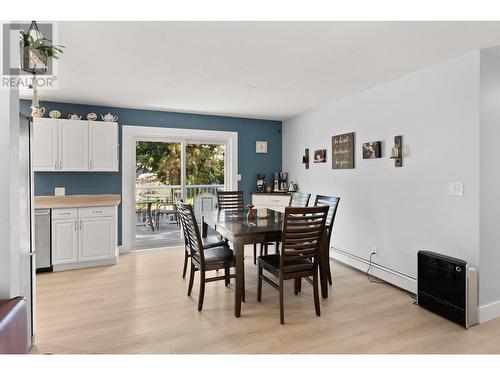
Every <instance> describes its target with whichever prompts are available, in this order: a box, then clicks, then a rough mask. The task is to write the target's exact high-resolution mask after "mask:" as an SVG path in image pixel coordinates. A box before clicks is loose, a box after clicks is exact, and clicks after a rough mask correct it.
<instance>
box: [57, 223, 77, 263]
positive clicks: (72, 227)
mask: <svg viewBox="0 0 500 375" xmlns="http://www.w3.org/2000/svg"><path fill="white" fill-rule="evenodd" d="M77 260H78V222H77V219H76V218H72V219H57V220H52V265H54V266H56V265H58V264H66V263H74V262H76V261H77Z"/></svg>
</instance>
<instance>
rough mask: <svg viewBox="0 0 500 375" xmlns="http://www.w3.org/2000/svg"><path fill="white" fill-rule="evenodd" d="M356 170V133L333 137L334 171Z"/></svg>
mask: <svg viewBox="0 0 500 375" xmlns="http://www.w3.org/2000/svg"><path fill="white" fill-rule="evenodd" d="M352 168H354V132H353V133H345V134H339V135H334V136H333V137H332V169H352Z"/></svg>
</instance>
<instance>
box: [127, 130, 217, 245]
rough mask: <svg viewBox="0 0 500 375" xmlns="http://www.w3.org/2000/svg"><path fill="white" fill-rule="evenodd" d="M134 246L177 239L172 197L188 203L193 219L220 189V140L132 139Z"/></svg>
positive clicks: (213, 200) (171, 242) (210, 204)
mask: <svg viewBox="0 0 500 375" xmlns="http://www.w3.org/2000/svg"><path fill="white" fill-rule="evenodd" d="M135 159H136V160H135V170H136V179H135V210H136V211H135V246H134V247H135V248H144V247H160V246H169V245H175V244H179V243H182V241H183V240H182V237H181V227H180V222H179V215H178V213H177V209H176V205H175V204H176V202H177V200H178V199H184V201H185V202H187V203H189V204H192V205H193V208H194V212H195V215H196V216H197V218H198V220H200V218H201V212H202V211H207V210H212V209H214V208H215V204H216V199H217V198H216V191H217V189H219V188H224V182H225V173H226V160H225V159H226V144H225V143H213V142H203V141H189V140H180V141H176V142H175V141H168V140H165V141H158V140H154V141H150V140H147V139H143V140H137V141H136V145H135Z"/></svg>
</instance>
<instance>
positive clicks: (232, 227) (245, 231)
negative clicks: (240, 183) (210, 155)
mask: <svg viewBox="0 0 500 375" xmlns="http://www.w3.org/2000/svg"><path fill="white" fill-rule="evenodd" d="M259 211H260V213H262V211H261V210H259ZM247 213H248V211H247V210H243V211H218V210H216V211H207V212H202V214H201V219H202V237H206V236H207V232H208V227H210V228H212V229H214V230H215V231H216V232H217V233H219V234H220V235H221V236H222V237H224V238H226V239H227V240H228V241H230V242H231V243H232V248H233V252H234V257H235V263H236V264H235V266H236V267H235V268H236V287H235V296H234V315H235V316H236V317H240V316H241V302H245V288H244V284H245V283H244V280H245V265H244V261H245V256H244V249H245V245H250V244H259V243H267V242H277V241H281V236H282V231H283V218H284V217H285V214H284V213H282V212H279V211H275V210H272V209H267V215H266V216H265V217H257V210H255V209H254V219H252V220H248V219H247ZM326 238H327V237H326V230H325V231H324V235H323V238H322V240H321V244H320V248H321V250H320V257H319V258H320V259H319V262H318V263H319V271H320V285H321V296H322V297H323V298H328V280H327V273H326V270H327V268H326V267H324V265H325V264H327V263H325V262H329V254H328V244H327V243H326V242H327V239H326Z"/></svg>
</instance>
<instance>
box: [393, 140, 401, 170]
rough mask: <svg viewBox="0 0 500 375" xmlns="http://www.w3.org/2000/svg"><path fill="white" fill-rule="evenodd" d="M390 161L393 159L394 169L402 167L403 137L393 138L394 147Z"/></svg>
mask: <svg viewBox="0 0 500 375" xmlns="http://www.w3.org/2000/svg"><path fill="white" fill-rule="evenodd" d="M391 159H394V166H395V167H402V166H403V136H402V135H396V136H395V137H394V147H393V148H392V151H391Z"/></svg>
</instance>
